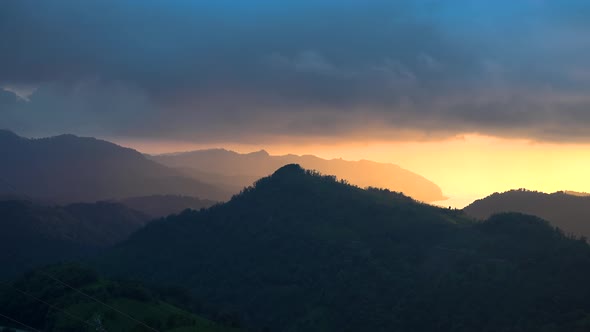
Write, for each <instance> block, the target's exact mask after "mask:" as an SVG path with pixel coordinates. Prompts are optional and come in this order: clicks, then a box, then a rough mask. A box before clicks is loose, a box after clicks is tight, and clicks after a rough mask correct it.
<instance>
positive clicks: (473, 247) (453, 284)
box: [96, 165, 590, 332]
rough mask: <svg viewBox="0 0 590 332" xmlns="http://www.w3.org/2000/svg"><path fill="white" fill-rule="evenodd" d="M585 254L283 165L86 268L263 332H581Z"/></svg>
mask: <svg viewBox="0 0 590 332" xmlns="http://www.w3.org/2000/svg"><path fill="white" fill-rule="evenodd" d="M589 261H590V247H589V246H588V245H587V244H586V243H585V242H583V241H579V240H574V239H569V238H567V237H565V236H564V235H563V234H562V233H560V232H559V231H558V230H556V229H555V228H553V227H551V226H550V225H549V224H548V223H547V222H545V221H543V220H541V219H539V218H537V217H534V216H527V215H522V214H502V215H496V216H494V217H492V218H490V219H489V220H487V221H485V222H474V221H473V220H472V219H471V218H468V217H466V216H464V215H463V213H462V211H458V210H451V209H443V208H437V207H434V206H430V205H426V204H421V203H417V202H416V201H414V200H413V199H411V198H408V197H406V196H404V195H402V194H398V193H394V192H390V191H388V190H379V189H369V190H363V189H360V188H358V187H354V186H351V185H348V184H346V183H344V182H341V181H338V180H336V179H335V178H334V177H332V176H322V175H320V174H318V173H317V172H314V171H306V170H304V169H302V168H301V167H300V166H298V165H287V166H284V167H282V168H280V169H279V170H277V171H276V172H275V173H274V174H273V175H271V176H269V177H266V178H263V179H261V180H259V181H257V182H256V184H255V185H254V186H253V187H250V188H247V189H245V190H244V191H243V192H242V193H241V194H239V195H236V196H234V197H233V198H232V199H231V200H230V201H229V202H227V203H223V204H219V205H215V206H213V207H211V208H209V209H206V210H201V211H185V212H184V213H182V214H180V215H177V216H171V217H168V218H166V220H162V221H159V222H153V223H151V224H149V225H148V226H146V227H145V228H143V229H141V230H140V231H138V232H136V233H135V234H133V235H132V236H131V237H130V238H129V239H128V240H127V241H125V242H123V243H122V244H120V245H118V246H117V247H115V248H113V249H111V250H109V252H107V253H106V254H105V255H104V256H101V257H100V258H99V259H98V261H97V262H96V266H99V267H100V268H101V269H102V270H104V271H108V272H109V273H112V274H114V275H117V276H122V277H132V278H136V277H137V278H142V279H144V280H149V281H150V282H161V283H170V284H178V285H180V286H185V287H188V288H190V289H191V290H192V292H193V293H194V294H195V296H196V297H197V298H199V299H202V300H203V301H205V302H206V303H208V304H209V305H210V306H211V307H212V308H215V309H217V310H219V311H222V312H235V313H238V314H239V315H241V317H242V319H243V322H244V323H245V324H246V326H247V327H251V328H252V329H254V330H264V329H265V328H268V330H271V331H309V332H316V331H373V332H385V331H401V332H426V331H441V332H450V331H453V332H472V331H499V332H508V331H523V332H524V331H527V332H528V331H530V332H532V331H553V332H556V331H558V332H566V331H567V332H570V331H586V330H587V329H588V328H590V323H589V322H590V298H589V297H588V296H587V294H590V283H589V282H588V280H589V279H590V264H588V262H589Z"/></svg>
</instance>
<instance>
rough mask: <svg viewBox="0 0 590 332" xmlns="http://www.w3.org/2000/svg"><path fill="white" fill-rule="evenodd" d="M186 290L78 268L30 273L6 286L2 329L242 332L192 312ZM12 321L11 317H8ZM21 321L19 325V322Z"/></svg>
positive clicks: (1, 295) (0, 303)
mask: <svg viewBox="0 0 590 332" xmlns="http://www.w3.org/2000/svg"><path fill="white" fill-rule="evenodd" d="M194 305H195V304H194V300H192V299H191V297H190V295H189V294H187V293H185V292H183V291H182V290H180V289H171V288H165V287H158V288H148V287H145V286H143V285H141V284H140V283H137V282H133V281H124V280H111V279H106V278H103V277H101V276H99V275H98V274H97V273H96V272H94V271H92V270H90V269H87V268H84V267H81V266H79V265H76V264H63V265H55V266H50V267H46V268H43V269H38V270H34V271H32V272H29V273H27V274H25V275H23V276H21V277H20V278H18V279H16V280H15V281H13V282H9V283H6V282H2V283H0V309H1V310H0V313H2V316H0V326H11V327H14V328H21V329H24V328H25V327H24V325H23V324H26V325H27V327H26V330H27V331H30V330H31V329H30V328H35V329H37V330H38V331H46V332H81V331H102V332H104V331H109V332H141V331H146V332H154V331H157V332H167V331H168V332H238V331H239V330H238V329H236V328H232V327H231V326H230V325H232V324H233V325H236V322H231V321H227V320H226V321H225V322H224V323H226V324H227V325H222V324H220V323H216V322H213V321H211V320H209V319H206V318H204V317H202V316H199V315H195V314H194V313H192V312H191V311H190V310H191V308H192V307H194ZM7 317H10V319H8V318H7ZM17 321H18V322H20V324H19V323H17ZM1 330H2V329H1V328H0V331H1Z"/></svg>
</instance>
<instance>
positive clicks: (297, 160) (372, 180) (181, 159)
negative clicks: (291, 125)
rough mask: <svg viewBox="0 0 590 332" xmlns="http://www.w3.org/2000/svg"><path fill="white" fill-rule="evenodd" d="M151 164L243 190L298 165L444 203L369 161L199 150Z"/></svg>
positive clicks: (423, 184)
mask: <svg viewBox="0 0 590 332" xmlns="http://www.w3.org/2000/svg"><path fill="white" fill-rule="evenodd" d="M150 158H152V159H153V160H155V161H157V162H159V163H161V164H164V165H167V166H169V167H174V168H177V169H180V170H182V171H184V173H185V174H186V175H192V176H194V177H196V178H207V179H211V180H212V183H216V184H218V185H220V186H221V185H225V186H228V185H229V186H234V188H240V189H241V188H242V187H245V186H249V185H251V184H252V183H253V182H254V181H255V180H256V179H258V178H260V177H263V176H267V175H270V174H272V172H274V171H275V170H277V169H278V168H280V167H282V166H284V165H288V164H299V165H301V166H302V167H304V168H307V169H314V170H317V171H319V172H322V173H325V174H332V175H335V176H337V177H338V178H340V179H345V180H346V181H348V182H350V183H351V184H354V185H357V186H360V187H363V188H364V187H379V188H387V189H389V190H393V191H398V192H403V193H404V194H405V195H408V196H411V197H413V198H415V199H417V200H420V201H423V202H434V201H440V200H444V199H445V198H446V197H445V196H444V195H443V193H442V190H441V189H440V188H439V187H438V186H437V185H436V184H434V183H432V182H431V181H429V180H427V179H426V178H424V177H422V176H420V175H418V174H415V173H413V172H410V171H408V170H406V169H403V168H401V167H399V166H397V165H394V164H387V163H377V162H373V161H368V160H360V161H347V160H342V159H331V160H326V159H322V158H319V157H316V156H313V155H303V156H297V155H292V154H290V155H284V156H271V155H269V154H268V152H266V151H264V150H261V151H258V152H253V153H246V154H240V153H237V152H233V151H228V150H224V149H211V150H198V151H192V152H184V153H173V154H164V155H156V156H151V157H150Z"/></svg>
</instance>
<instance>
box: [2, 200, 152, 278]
mask: <svg viewBox="0 0 590 332" xmlns="http://www.w3.org/2000/svg"><path fill="white" fill-rule="evenodd" d="M149 221H150V219H149V218H148V217H147V216H146V215H144V214H142V213H140V212H137V211H135V210H132V209H130V208H128V207H126V206H124V205H123V204H118V203H110V202H97V203H76V204H71V205H67V206H46V205H41V204H37V203H33V202H30V201H23V200H6V201H0V265H1V266H2V269H0V278H1V277H4V276H8V275H14V274H15V273H18V272H22V271H25V270H28V269H30V268H32V267H36V266H39V265H42V264H47V263H53V262H58V261H62V260H65V259H73V258H79V257H83V256H86V255H88V254H91V253H95V252H97V251H98V250H99V249H104V248H106V247H109V246H112V245H114V244H116V243H118V242H121V241H123V240H124V239H126V238H127V237H128V236H129V235H130V234H131V233H133V232H135V231H136V230H138V229H139V228H141V227H143V226H144V225H145V224H146V223H148V222H149Z"/></svg>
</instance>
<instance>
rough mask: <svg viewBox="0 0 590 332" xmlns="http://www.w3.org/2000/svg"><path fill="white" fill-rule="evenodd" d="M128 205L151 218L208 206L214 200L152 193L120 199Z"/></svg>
mask: <svg viewBox="0 0 590 332" xmlns="http://www.w3.org/2000/svg"><path fill="white" fill-rule="evenodd" d="M120 202H121V203H122V204H125V205H127V206H128V207H130V208H132V209H134V210H137V211H141V212H143V213H145V214H146V215H148V216H150V217H152V218H160V217H165V216H167V215H170V214H173V213H180V212H182V211H183V210H186V209H194V210H199V209H202V208H207V207H210V206H211V205H213V204H215V203H216V202H214V201H210V200H203V199H199V198H196V197H190V196H179V195H152V196H142V197H131V198H126V199H123V200H121V201H120Z"/></svg>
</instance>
